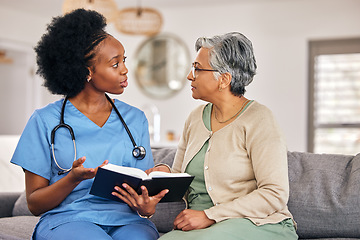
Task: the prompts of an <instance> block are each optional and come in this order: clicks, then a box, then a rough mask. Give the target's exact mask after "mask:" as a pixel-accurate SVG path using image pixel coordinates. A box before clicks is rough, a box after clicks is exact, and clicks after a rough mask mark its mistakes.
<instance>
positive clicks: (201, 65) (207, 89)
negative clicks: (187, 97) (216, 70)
mask: <svg viewBox="0 0 360 240" xmlns="http://www.w3.org/2000/svg"><path fill="white" fill-rule="evenodd" d="M193 64H194V67H195V68H198V69H212V68H211V66H210V64H209V49H207V48H200V49H199V51H198V53H197V56H196V58H195V61H194V63H193ZM187 79H188V80H189V81H191V91H192V97H193V98H194V99H201V100H204V101H208V102H211V100H210V99H211V97H212V96H213V95H214V94H216V93H217V92H218V88H219V82H218V80H217V79H216V78H215V77H214V74H213V72H210V71H201V70H195V78H194V77H193V74H192V72H191V71H190V73H189V74H188V76H187Z"/></svg>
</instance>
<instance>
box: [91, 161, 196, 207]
mask: <svg viewBox="0 0 360 240" xmlns="http://www.w3.org/2000/svg"><path fill="white" fill-rule="evenodd" d="M193 179H194V176H191V175H189V174H187V173H166V172H151V173H150V174H149V175H147V174H146V173H145V172H144V171H143V170H141V169H138V168H131V167H123V166H118V165H114V164H111V163H109V164H107V165H105V166H103V167H101V168H99V169H98V171H97V173H96V176H95V179H94V182H93V185H92V187H91V189H90V194H92V195H95V196H99V197H103V198H107V199H110V200H115V201H120V202H121V200H120V199H119V198H117V197H115V196H113V195H112V194H111V193H112V192H114V191H115V190H114V187H115V186H119V187H122V184H123V183H127V184H128V185H129V186H131V187H132V188H133V189H134V190H135V191H136V192H137V193H138V194H141V188H140V187H141V186H145V187H146V188H147V190H148V192H149V196H154V195H156V194H158V193H159V192H161V191H162V190H164V189H169V192H168V193H167V194H166V195H165V197H163V198H162V199H161V201H160V202H176V201H180V200H181V199H182V197H183V196H184V194H185V192H186V190H187V189H188V188H189V185H190V183H191V182H192V180H193Z"/></svg>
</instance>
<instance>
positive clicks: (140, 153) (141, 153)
mask: <svg viewBox="0 0 360 240" xmlns="http://www.w3.org/2000/svg"><path fill="white" fill-rule="evenodd" d="M105 96H106V98H107V100H108V101H109V102H110V104H111V106H112V108H113V109H114V110H115V112H116V114H117V115H118V117H119V118H120V121H121V123H122V125H123V126H124V128H125V130H126V132H127V134H128V136H129V138H130V140H131V142H132V144H133V146H134V149H133V151H132V154H133V156H134V157H135V158H137V159H138V160H141V159H143V158H144V157H145V155H146V150H145V148H144V147H142V146H137V145H136V142H135V140H134V138H133V136H132V134H131V132H130V130H129V128H128V126H127V124H126V123H125V121H124V119H123V117H122V116H121V114H120V112H119V110H118V109H117V107H116V106H115V104H114V102H113V101H112V99H111V98H110V97H109V96H108V95H107V94H105ZM67 100H68V97H65V98H64V101H63V104H62V107H61V113H60V123H59V124H58V125H56V126H55V127H54V129H53V130H52V131H51V152H52V156H53V158H54V162H55V164H56V166H57V167H58V168H59V169H61V171H59V172H58V175H62V174H64V173H67V172H69V171H71V169H72V167H71V168H68V169H67V168H62V167H61V166H60V165H59V163H58V162H57V160H56V157H55V133H56V131H57V130H58V129H59V128H66V129H68V131H69V132H70V136H71V139H72V141H73V145H74V153H75V154H74V161H76V159H77V152H76V143H75V134H74V130H73V129H72V127H71V126H70V125H68V124H66V123H65V121H64V113H65V105H66V102H67Z"/></svg>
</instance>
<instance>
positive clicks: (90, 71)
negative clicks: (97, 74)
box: [86, 67, 92, 82]
mask: <svg viewBox="0 0 360 240" xmlns="http://www.w3.org/2000/svg"><path fill="white" fill-rule="evenodd" d="M87 69H88V72H89V74H88V75H87V77H86V81H87V82H90V81H91V76H92V70H91V68H90V67H88V68H87Z"/></svg>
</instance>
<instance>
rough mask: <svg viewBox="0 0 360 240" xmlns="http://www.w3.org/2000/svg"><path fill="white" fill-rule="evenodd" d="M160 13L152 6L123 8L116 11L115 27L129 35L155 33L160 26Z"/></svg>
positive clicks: (158, 30) (149, 34)
mask: <svg viewBox="0 0 360 240" xmlns="http://www.w3.org/2000/svg"><path fill="white" fill-rule="evenodd" d="M162 22H163V20H162V16H161V14H160V13H159V12H158V11H156V10H155V9H152V8H125V9H122V10H120V11H119V12H118V14H117V17H116V20H115V27H116V28H117V29H118V30H119V31H120V32H122V33H125V34H131V35H148V36H151V35H155V34H157V33H159V32H160V30H161V26H162Z"/></svg>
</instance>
